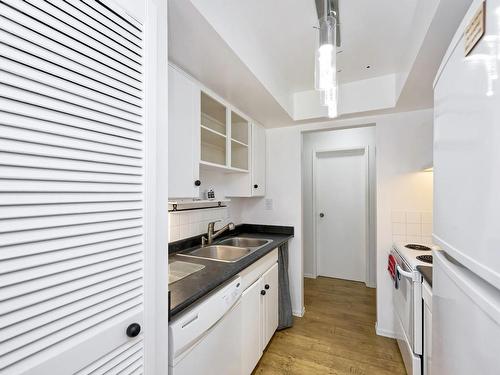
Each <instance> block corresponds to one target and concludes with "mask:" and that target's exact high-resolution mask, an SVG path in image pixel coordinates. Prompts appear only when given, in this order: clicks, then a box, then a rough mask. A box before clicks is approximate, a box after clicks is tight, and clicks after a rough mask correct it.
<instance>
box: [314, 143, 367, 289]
mask: <svg viewBox="0 0 500 375" xmlns="http://www.w3.org/2000/svg"><path fill="white" fill-rule="evenodd" d="M345 151H363V158H364V161H365V174H366V175H365V198H366V199H365V206H366V207H365V209H366V211H365V212H366V215H365V216H366V217H365V227H366V243H365V285H367V286H370V283H371V281H370V265H371V263H372V259H371V255H372V254H370V237H371V234H372V233H371V232H372V228H371V226H370V218H371V215H372V212H371V202H370V183H371V181H370V146H368V145H366V146H365V145H363V146H351V147H341V148H314V149H313V157H312V162H313V166H312V200H313V205H312V206H313V207H312V209H313V225H312V228H313V236H312V237H313V271H314V275H312V276H313V277H314V278H317V277H318V261H317V259H318V246H317V244H318V231H317V220H318V208H317V197H318V194H317V192H316V189H317V185H318V184H317V178H318V172H317V164H318V156H319V154H325V153H336V152H345Z"/></svg>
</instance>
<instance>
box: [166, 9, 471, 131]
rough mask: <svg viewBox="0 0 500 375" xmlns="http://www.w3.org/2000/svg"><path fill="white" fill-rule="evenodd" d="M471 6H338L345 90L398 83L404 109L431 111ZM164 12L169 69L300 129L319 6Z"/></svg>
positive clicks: (271, 122) (263, 118)
mask: <svg viewBox="0 0 500 375" xmlns="http://www.w3.org/2000/svg"><path fill="white" fill-rule="evenodd" d="M470 1H471V0H440V1H439V9H438V10H440V11H437V12H436V6H435V5H432V4H434V2H435V0H378V1H373V0H339V8H340V22H341V37H342V46H341V47H340V48H339V50H340V51H342V52H341V53H339V55H338V66H339V68H340V69H341V70H342V71H341V72H340V73H339V81H340V83H342V84H347V83H349V84H350V83H354V82H356V83H357V82H358V81H360V82H361V81H363V80H367V79H370V78H375V77H381V76H386V75H390V74H394V75H395V76H397V77H402V78H401V79H398V84H397V85H396V86H397V88H396V90H395V91H396V94H395V95H396V96H397V97H399V96H400V94H401V95H402V96H404V100H401V101H400V102H401V105H403V104H404V109H405V110H409V109H415V108H422V107H429V106H431V105H432V87H431V82H432V77H433V75H434V74H435V70H437V66H436V65H437V62H438V61H439V60H440V59H441V57H442V55H443V54H444V51H445V50H446V46H447V43H448V41H449V40H450V39H451V35H452V34H453V33H454V30H455V29H456V24H457V22H458V20H459V19H460V18H461V16H463V13H464V11H463V8H464V7H465V6H466V4H467V3H470ZM168 3H169V59H170V60H171V61H173V62H174V63H175V64H177V65H179V66H180V67H181V68H183V69H185V70H186V71H187V72H188V73H190V74H191V75H193V76H194V77H195V78H196V79H198V80H199V81H201V82H202V83H204V84H205V85H206V86H208V87H209V88H211V89H212V90H214V91H215V92H216V93H218V94H219V95H221V96H222V97H224V98H225V99H227V100H229V101H230V102H232V103H233V104H234V105H236V106H237V107H239V108H240V110H242V111H244V112H246V113H247V114H248V115H249V116H251V117H254V118H255V119H257V120H258V121H260V122H262V123H263V124H264V125H265V126H267V127H275V126H286V125H292V124H293V123H294V118H295V116H294V107H295V106H294V95H295V94H296V93H298V92H306V91H307V90H313V89H314V53H315V50H316V46H317V38H318V32H317V30H316V29H314V28H313V26H315V25H317V15H316V7H315V1H314V0H293V1H290V0H271V1H270V0H169V2H168ZM450 10H452V11H451V12H450ZM455 13H456V14H455ZM446 14H449V15H450V17H447V16H446ZM423 15H425V16H423ZM425 17H428V18H429V19H431V20H432V25H434V26H435V27H434V28H432V27H429V22H430V21H429V22H427V23H425V22H422V19H425ZM430 31H432V32H430ZM435 33H438V34H439V38H435V37H433V35H435ZM431 34H432V35H431ZM424 43H425V44H426V45H427V47H426V46H424V47H422V46H423V44H424ZM417 58H418V61H420V62H422V63H419V64H415V62H417ZM368 65H369V66H370V68H369V69H367V68H366V66H368ZM421 67H422V69H424V70H422V69H421ZM424 72H425V74H423V73H424ZM423 81H425V82H423ZM366 95H377V90H375V91H374V92H373V93H366ZM366 95H365V96H366ZM396 99H397V98H396ZM396 101H397V100H395V101H394V103H396ZM394 105H396V104H394ZM401 105H400V103H398V106H397V107H396V108H394V111H397V110H399V109H401V108H399V107H400V106H401ZM398 108H399V109H398ZM381 109H382V108H381ZM384 110H387V107H385V108H384ZM318 117H319V116H318ZM312 118H314V117H312Z"/></svg>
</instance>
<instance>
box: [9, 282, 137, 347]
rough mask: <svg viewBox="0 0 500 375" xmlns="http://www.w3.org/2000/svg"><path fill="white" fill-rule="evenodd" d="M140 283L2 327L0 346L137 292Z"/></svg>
mask: <svg viewBox="0 0 500 375" xmlns="http://www.w3.org/2000/svg"><path fill="white" fill-rule="evenodd" d="M141 283H142V281H141V280H134V281H133V282H131V283H122V284H120V285H117V286H115V287H114V288H111V289H107V290H104V291H102V292H99V293H96V294H93V295H90V296H88V297H85V298H82V299H80V300H76V301H72V302H71V303H69V304H67V305H65V306H59V307H58V308H57V309H53V310H52V311H50V312H49V313H43V314H37V315H35V316H33V317H30V318H28V319H26V320H24V321H21V322H18V323H16V324H12V325H9V326H7V327H3V329H2V337H1V338H0V344H1V343H2V342H4V341H7V340H10V339H12V338H14V337H16V336H20V335H22V334H24V333H26V332H28V331H32V330H35V329H36V328H37V327H40V326H43V325H46V324H49V323H51V322H53V321H55V320H58V319H62V318H65V317H69V316H71V315H72V314H74V313H76V312H79V311H81V310H83V309H85V308H87V307H88V306H93V305H97V304H99V303H102V302H104V301H106V300H109V299H111V298H115V297H118V296H121V295H123V294H125V293H127V292H130V291H137V290H139V289H140V287H141Z"/></svg>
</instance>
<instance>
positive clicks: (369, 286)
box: [365, 281, 377, 289]
mask: <svg viewBox="0 0 500 375" xmlns="http://www.w3.org/2000/svg"><path fill="white" fill-rule="evenodd" d="M365 285H366V287H367V288H373V289H375V288H376V287H377V284H376V283H374V282H371V281H368V282H366V283H365Z"/></svg>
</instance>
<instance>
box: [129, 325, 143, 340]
mask: <svg viewBox="0 0 500 375" xmlns="http://www.w3.org/2000/svg"><path fill="white" fill-rule="evenodd" d="M139 333H141V326H140V325H139V324H138V323H132V324H131V325H129V326H128V327H127V336H128V337H136V336H137V335H139Z"/></svg>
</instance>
